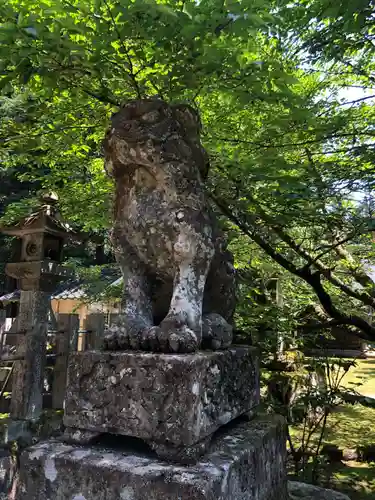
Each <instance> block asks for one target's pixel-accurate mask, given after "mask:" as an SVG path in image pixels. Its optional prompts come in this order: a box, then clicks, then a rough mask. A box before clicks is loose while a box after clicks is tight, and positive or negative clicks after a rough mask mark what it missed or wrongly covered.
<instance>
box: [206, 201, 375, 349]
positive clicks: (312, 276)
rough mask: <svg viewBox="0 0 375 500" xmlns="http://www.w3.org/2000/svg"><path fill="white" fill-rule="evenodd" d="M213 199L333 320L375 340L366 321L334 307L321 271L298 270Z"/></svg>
mask: <svg viewBox="0 0 375 500" xmlns="http://www.w3.org/2000/svg"><path fill="white" fill-rule="evenodd" d="M211 199H212V200H213V201H214V202H215V204H216V205H217V206H218V208H219V209H220V210H221V211H222V213H223V214H224V215H225V216H226V217H228V219H229V220H231V221H232V222H233V223H234V224H235V225H236V226H237V227H238V228H239V229H240V230H241V231H242V232H243V233H244V234H246V235H247V236H248V237H250V238H251V239H252V240H253V241H254V242H255V243H257V245H259V246H260V247H261V248H262V249H263V250H264V251H265V252H266V253H267V254H268V255H269V256H270V257H271V258H272V259H273V260H275V262H277V263H278V264H279V265H280V266H282V267H283V268H284V269H286V270H287V271H289V272H291V273H292V274H294V275H295V276H298V277H299V278H301V279H302V280H304V281H305V282H306V283H308V284H309V285H310V286H311V287H312V289H313V290H314V292H315V294H316V295H317V297H318V299H319V302H320V303H321V305H322V307H323V308H324V310H325V311H326V312H327V314H329V316H330V317H331V318H333V319H334V320H336V321H339V322H340V323H341V324H343V325H352V326H355V327H356V328H357V329H358V330H359V331H358V332H356V335H357V336H358V337H360V338H363V339H365V340H375V328H374V327H373V326H371V325H370V324H369V323H368V322H367V321H366V320H364V319H363V318H361V317H360V316H358V315H354V314H345V313H344V312H342V311H340V310H339V309H338V308H337V307H336V306H335V305H334V303H333V301H332V299H331V296H330V295H329V293H328V292H327V291H326V290H325V289H324V287H323V284H322V282H321V272H320V271H315V272H313V271H312V270H311V269H309V268H308V267H306V266H305V267H303V268H297V266H295V264H293V263H292V262H290V261H289V260H288V259H286V258H285V257H284V256H283V255H281V254H280V253H278V252H277V251H276V250H275V249H274V248H273V247H272V246H271V245H270V244H269V243H268V242H267V241H266V240H265V239H264V238H262V236H261V235H260V234H259V233H258V232H257V231H256V230H254V229H253V228H251V227H249V226H248V225H247V224H246V223H244V222H243V221H241V220H240V219H239V218H238V217H237V216H236V215H235V214H234V213H233V212H232V211H231V210H230V209H229V207H228V206H227V205H226V203H225V202H223V201H222V200H221V199H219V198H217V197H216V196H214V195H211Z"/></svg>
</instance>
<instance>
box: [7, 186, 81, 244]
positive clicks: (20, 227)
mask: <svg viewBox="0 0 375 500" xmlns="http://www.w3.org/2000/svg"><path fill="white" fill-rule="evenodd" d="M57 201H58V196H57V195H56V194H55V193H46V194H44V195H43V196H42V197H41V202H42V204H41V206H40V208H39V209H38V210H37V211H36V212H34V213H32V214H30V215H28V216H27V217H25V218H24V219H22V220H20V221H19V222H17V223H15V224H13V225H11V226H2V227H1V228H0V231H1V232H2V233H4V234H8V235H10V236H18V237H22V236H25V235H27V234H40V233H43V234H51V235H53V236H57V237H60V238H69V237H72V236H78V235H77V234H76V232H75V231H74V230H73V229H72V227H71V226H69V224H67V223H66V222H64V221H63V220H62V219H61V217H60V214H59V213H58V211H57V209H56V204H57Z"/></svg>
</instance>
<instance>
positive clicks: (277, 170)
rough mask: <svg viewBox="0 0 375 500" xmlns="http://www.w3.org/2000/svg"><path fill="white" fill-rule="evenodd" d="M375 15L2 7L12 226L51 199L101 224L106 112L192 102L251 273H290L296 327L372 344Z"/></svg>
mask: <svg viewBox="0 0 375 500" xmlns="http://www.w3.org/2000/svg"><path fill="white" fill-rule="evenodd" d="M372 10H373V6H372V3H371V2H362V1H360V0H358V1H356V2H354V3H353V2H351V3H349V2H347V1H344V0H342V1H341V2H339V3H337V4H335V5H334V6H332V4H331V2H328V1H326V0H303V1H299V2H298V1H297V2H293V3H289V2H284V1H283V0H281V1H278V2H274V1H272V0H270V1H265V0H262V1H260V0H257V1H254V0H252V1H251V2H250V1H247V0H238V1H231V0H227V1H224V0H201V1H200V2H195V1H182V0H181V1H179V0H85V1H84V2H83V1H78V0H60V1H59V0H57V1H56V0H53V1H52V0H33V1H31V0H3V2H2V4H1V6H0V42H1V43H0V88H1V98H0V116H1V122H0V144H1V149H0V160H1V165H2V169H3V171H4V172H5V173H9V174H10V173H12V175H16V178H17V182H21V181H25V180H28V181H29V182H30V181H31V184H30V185H28V186H27V188H28V191H27V193H28V194H27V195H25V193H23V194H22V195H21V196H20V199H21V201H22V202H21V204H20V202H19V200H17V203H16V204H15V203H12V202H11V203H9V204H8V208H7V210H6V211H5V213H4V214H3V220H11V219H12V217H17V216H19V212H20V210H21V209H22V207H23V209H24V210H28V208H29V206H30V205H32V204H33V203H34V200H35V198H34V195H35V193H37V191H38V190H40V189H48V190H50V189H52V190H54V191H56V192H57V193H58V195H59V199H60V205H61V206H60V208H61V210H62V212H63V214H64V216H65V217H66V218H67V219H69V220H70V221H72V222H74V223H76V224H78V225H80V226H81V227H82V228H83V229H85V230H89V231H93V232H103V231H106V230H107V229H108V228H109V227H110V224H111V216H110V206H111V193H112V184H111V181H110V180H109V179H108V178H107V177H106V175H105V173H104V169H103V160H102V153H101V141H102V138H103V137H104V134H105V131H106V128H107V126H108V123H109V117H110V115H111V114H112V113H113V112H114V111H115V110H116V109H118V107H119V106H121V103H123V102H125V101H126V100H128V99H137V98H140V97H146V96H158V97H159V98H161V99H165V100H167V101H171V102H188V103H190V104H191V105H193V106H194V107H196V108H197V109H198V110H199V112H200V114H201V117H202V122H203V137H202V139H203V142H204V145H205V147H206V148H207V151H208V153H209V156H210V164H211V171H210V177H209V183H208V185H207V189H208V192H209V195H210V197H211V200H212V202H213V204H214V205H216V207H218V209H219V210H220V211H221V213H222V214H223V215H224V216H225V218H226V221H227V228H228V231H229V233H228V234H229V235H230V238H231V248H232V249H233V251H234V253H235V257H236V265H237V267H238V269H239V274H240V275H241V276H242V277H243V278H244V279H245V281H246V276H250V275H251V276H252V278H251V279H250V281H251V280H253V279H254V270H255V271H256V274H257V276H262V277H263V278H264V280H266V281H267V280H269V279H271V278H274V277H275V276H276V277H279V278H280V279H281V280H282V282H283V283H284V293H283V296H284V297H285V299H284V302H283V305H282V306H280V305H278V309H277V311H278V312H277V314H278V315H279V316H280V315H281V316H283V317H284V320H286V318H289V320H288V325H294V326H295V323H298V321H299V320H298V318H300V314H301V312H303V311H304V310H306V309H307V308H308V307H310V306H313V308H314V310H315V313H316V315H317V317H318V318H319V319H320V321H321V323H322V325H330V324H341V325H348V326H350V327H352V328H353V329H354V331H355V332H356V334H358V335H360V336H362V337H364V338H366V339H371V340H375V328H374V327H373V326H372V321H371V314H370V313H371V311H372V309H373V308H374V306H375V288H374V283H373V281H372V279H371V278H370V277H369V272H368V266H369V265H371V264H372V260H373V241H372V238H373V232H374V231H375V227H374V220H373V219H374V217H373V196H372V192H373V183H374V168H375V163H374V135H375V130H374V127H373V123H374V117H375V107H374V101H373V97H374V96H375V92H374V87H375V83H374V81H373V78H374V77H373V69H374V68H373V66H374V49H373V41H372V39H373V22H374V21H373V16H372ZM17 189H18V188H17ZM10 201H11V200H10ZM263 278H262V279H263ZM250 286H252V287H253V288H254V286H255V285H254V281H252V284H251V283H250ZM244 293H245V292H244ZM245 295H246V293H245ZM250 296H251V294H250V295H249V297H250ZM244 300H245V302H246V300H247V299H244ZM248 300H249V301H250V304H251V306H250V307H253V308H254V301H253V300H251V299H250V298H248ZM239 310H240V311H241V314H242V320H241V321H243V317H244V315H246V314H249V310H248V309H246V307H243V304H242V306H241V307H240V309H239ZM291 318H292V319H291ZM294 326H293V328H294ZM291 328H292V326H291Z"/></svg>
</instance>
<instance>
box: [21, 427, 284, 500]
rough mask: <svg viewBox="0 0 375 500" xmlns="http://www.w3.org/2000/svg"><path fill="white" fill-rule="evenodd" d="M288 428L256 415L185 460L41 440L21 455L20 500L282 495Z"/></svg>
mask: <svg viewBox="0 0 375 500" xmlns="http://www.w3.org/2000/svg"><path fill="white" fill-rule="evenodd" d="M285 439H286V436H285V429H284V424H283V421H282V419H280V418H256V419H254V420H253V421H251V422H248V423H243V424H239V425H237V426H235V427H234V428H232V429H231V430H230V431H227V432H225V433H222V434H221V435H218V436H216V437H215V439H214V440H213V443H212V445H211V450H210V452H209V453H208V454H207V455H206V456H205V457H204V458H202V459H201V460H200V461H199V462H198V463H197V464H196V465H194V466H189V467H184V466H177V465H171V464H168V463H167V462H163V461H160V460H158V459H157V458H156V457H153V456H152V455H151V454H143V453H140V452H130V451H126V450H122V449H121V447H117V449H114V448H111V449H105V448H100V447H98V446H90V447H79V446H69V445H66V444H62V443H59V442H53V441H50V442H47V443H41V444H38V445H36V446H33V447H31V448H29V449H28V450H27V451H25V452H24V453H23V455H22V456H21V474H20V490H19V493H18V496H17V499H18V500H67V499H71V500H145V499H148V500H287V487H286V486H287V485H286V475H285V460H286V449H285Z"/></svg>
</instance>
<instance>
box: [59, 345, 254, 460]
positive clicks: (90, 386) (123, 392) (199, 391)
mask: <svg viewBox="0 0 375 500" xmlns="http://www.w3.org/2000/svg"><path fill="white" fill-rule="evenodd" d="M258 403H259V372H258V358H257V351H256V349H254V348H251V347H233V348H230V349H228V350H226V351H216V352H199V353H196V354H176V355H171V354H157V353H145V352H99V351H91V352H83V353H74V354H72V356H71V358H70V361H69V373H68V387H67V395H66V401H65V414H64V424H65V425H66V426H67V427H69V428H70V429H71V431H70V437H71V438H73V439H75V440H76V441H78V442H82V441H81V440H82V438H83V434H82V433H77V432H75V431H74V430H78V429H80V430H82V431H85V436H90V434H89V433H87V431H91V433H92V437H94V435H95V434H101V433H113V434H121V435H125V436H132V437H137V438H141V439H143V440H144V441H146V442H147V443H149V444H150V445H151V447H152V448H153V449H155V450H156V451H157V453H158V454H159V456H161V457H163V458H170V459H174V460H180V461H181V460H182V461H185V462H186V461H190V460H193V459H194V457H196V456H197V455H199V454H201V453H204V452H205V451H206V449H207V446H208V444H209V441H210V438H211V436H212V434H213V433H214V432H215V431H216V430H217V429H219V428H220V427H221V426H223V425H225V424H227V423H228V422H230V421H232V420H234V419H235V418H237V417H239V416H240V415H244V414H246V413H248V412H251V411H252V410H253V409H254V408H255V407H256V406H257V405H258ZM75 436H76V437H75Z"/></svg>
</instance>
